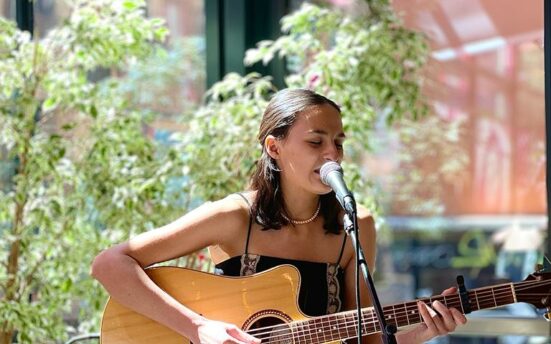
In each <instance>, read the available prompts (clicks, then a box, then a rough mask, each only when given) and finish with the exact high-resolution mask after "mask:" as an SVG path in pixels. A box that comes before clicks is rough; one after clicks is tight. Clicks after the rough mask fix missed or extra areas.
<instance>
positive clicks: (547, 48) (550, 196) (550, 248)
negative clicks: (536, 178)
mask: <svg viewBox="0 0 551 344" xmlns="http://www.w3.org/2000/svg"><path fill="white" fill-rule="evenodd" d="M550 1H551V0H545V1H544V4H543V9H544V10H543V13H544V15H543V18H544V20H543V27H544V32H543V33H544V39H543V42H544V43H543V52H544V59H545V181H546V191H547V241H546V247H545V253H546V254H547V255H549V254H551V229H550V226H549V224H550V223H551V221H550V219H551V174H550V172H549V171H550V169H551V101H550V100H549V99H550V97H551V93H550V92H551V2H550Z"/></svg>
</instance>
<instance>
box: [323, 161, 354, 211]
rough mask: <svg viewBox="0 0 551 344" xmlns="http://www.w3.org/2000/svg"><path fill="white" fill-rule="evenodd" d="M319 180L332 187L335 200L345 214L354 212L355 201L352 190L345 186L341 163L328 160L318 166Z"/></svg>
mask: <svg viewBox="0 0 551 344" xmlns="http://www.w3.org/2000/svg"><path fill="white" fill-rule="evenodd" d="M320 177H321V182H322V183H323V184H325V185H327V186H329V187H331V189H333V191H334V192H335V195H336V196H337V201H339V203H340V204H341V206H342V208H343V209H344V210H345V211H346V213H347V214H349V215H353V214H356V201H355V200H354V196H353V195H352V192H350V190H348V188H347V187H346V183H345V182H344V178H343V171H342V167H341V165H339V164H338V163H336V162H334V161H328V162H326V163H325V164H323V165H322V166H321V168H320Z"/></svg>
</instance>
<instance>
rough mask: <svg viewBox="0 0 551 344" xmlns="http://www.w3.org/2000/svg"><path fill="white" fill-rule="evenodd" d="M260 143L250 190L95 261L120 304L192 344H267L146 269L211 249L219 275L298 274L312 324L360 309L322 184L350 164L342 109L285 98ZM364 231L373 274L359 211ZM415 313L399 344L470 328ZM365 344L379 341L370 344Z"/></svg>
mask: <svg viewBox="0 0 551 344" xmlns="http://www.w3.org/2000/svg"><path fill="white" fill-rule="evenodd" d="M258 138H259V142H260V144H261V146H262V156H261V158H260V161H259V162H258V164H257V168H256V171H255V172H254V174H253V176H252V178H251V183H250V190H249V191H247V192H244V193H240V194H233V195H229V196H228V197H226V198H224V199H222V200H219V201H216V202H213V203H208V204H205V205H203V206H201V207H199V208H198V209H195V210H194V211H192V212H190V213H188V214H187V215H185V216H183V217H181V218H180V219H177V220H176V221H174V222H172V223H170V224H168V225H166V226H163V227H161V228H158V229H156V230H153V231H149V232H146V233H143V234H141V235H139V236H137V237H135V238H133V239H131V240H129V241H128V242H125V243H122V244H119V245H116V246H114V247H112V248H110V249H108V250H106V251H104V252H102V253H101V254H99V255H98V256H97V257H96V259H95V260H94V263H93V267H92V274H93V276H94V277H95V278H96V279H98V280H99V281H100V282H101V283H102V284H103V285H104V287H105V288H106V289H107V291H108V292H109V294H110V295H111V296H112V297H113V298H114V299H116V300H117V301H118V302H120V303H122V304H124V305H126V306H127V307H129V308H132V309H134V310H135V311H137V312H139V313H142V314H144V315H146V316H148V317H149V318H151V319H153V320H155V321H158V322H159V323H162V324H164V325H166V326H167V327H169V328H171V329H172V330H174V331H176V332H178V333H180V334H182V335H184V336H185V337H187V338H189V339H190V340H191V341H192V342H194V343H240V344H241V343H260V341H259V340H258V339H256V338H254V337H252V336H250V335H249V334H247V333H245V332H243V331H241V330H240V329H239V328H238V327H236V326H234V325H231V324H226V323H222V322H218V321H212V320H209V319H206V318H204V317H202V316H201V315H199V314H196V313H194V312H193V311H192V310H190V309H188V308H186V306H185V305H182V304H180V303H178V302H177V301H175V300H174V299H173V298H172V297H171V296H169V295H168V294H166V293H165V292H163V291H162V290H161V289H160V288H158V287H157V286H156V285H155V284H154V283H153V282H152V281H151V280H150V279H149V278H148V276H147V275H146V274H145V272H144V270H143V268H144V267H147V266H150V265H152V264H155V263H158V262H162V261H166V260H170V259H173V258H176V257H181V256H184V255H187V254H189V253H191V252H195V251H197V250H199V249H202V248H205V247H209V248H210V251H211V256H212V259H213V261H214V263H215V264H216V271H217V273H220V274H226V275H248V274H252V273H255V272H260V271H262V270H265V269H268V268H271V267H273V266H276V265H280V264H285V263H289V264H293V265H295V266H296V267H297V268H298V269H299V271H300V273H301V278H302V283H301V289H300V295H299V306H300V308H301V309H302V310H303V312H304V313H306V314H308V315H312V316H313V315H322V314H328V313H334V312H338V311H343V310H351V309H355V289H354V288H355V283H354V277H355V259H354V249H353V246H352V244H351V243H350V240H347V239H346V235H345V233H344V231H342V230H341V229H340V228H341V227H342V224H341V223H342V210H341V208H340V206H339V205H338V203H337V202H336V199H335V195H334V193H333V192H332V191H331V189H330V188H329V187H328V186H326V185H324V184H323V183H322V182H321V180H320V175H319V171H320V167H321V166H322V165H323V164H324V163H325V162H327V161H335V162H338V163H340V162H341V161H342V158H343V149H342V145H343V141H344V140H345V134H344V132H343V126H342V121H341V113H340V109H339V107H338V106H337V105H336V104H335V103H334V102H333V101H331V100H329V99H327V98H325V97H323V96H321V95H318V94H316V93H314V92H312V91H309V90H301V89H287V90H283V91H280V92H278V93H277V94H275V95H274V97H273V98H272V100H271V101H270V103H269V104H268V106H267V108H266V111H265V113H264V116H263V118H262V122H261V124H260V131H259V135H258ZM358 223H359V227H360V230H361V233H362V234H361V235H360V239H361V244H362V247H363V249H364V251H365V254H366V258H367V263H368V265H369V268H370V270H371V271H373V268H374V262H375V249H376V247H375V227H374V221H373V218H372V217H371V216H370V214H369V213H368V212H367V211H366V210H365V209H364V208H362V207H359V210H358ZM121 282H124V283H121ZM362 286H363V284H362ZM453 292H454V291H453V289H449V290H447V291H446V292H445V293H448V294H449V293H453ZM361 300H362V301H363V304H364V305H363V306H364V307H365V306H367V305H369V297H368V293H367V289H366V288H365V286H363V287H362V290H361ZM418 308H419V312H420V314H421V315H422V317H423V320H424V323H423V324H421V325H419V326H417V327H415V328H414V329H412V330H410V331H408V332H398V333H397V335H396V338H397V341H398V343H400V344H406V343H413V344H416V343H422V342H425V341H426V340H429V339H430V338H433V337H435V336H437V335H442V334H446V333H448V332H450V331H453V330H454V329H455V327H456V326H457V324H462V323H465V321H466V319H465V317H464V316H463V315H462V314H461V313H460V312H459V311H457V310H456V309H448V308H446V307H445V306H444V305H443V304H441V303H439V302H435V303H434V304H433V305H432V307H427V306H426V305H425V304H423V303H420V304H419V306H418ZM374 337H375V338H374ZM365 342H366V343H367V342H369V343H371V342H379V339H378V338H377V337H376V336H371V337H370V338H366V339H365Z"/></svg>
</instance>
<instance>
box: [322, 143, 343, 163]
mask: <svg viewBox="0 0 551 344" xmlns="http://www.w3.org/2000/svg"><path fill="white" fill-rule="evenodd" d="M324 158H325V160H326V161H336V162H339V161H340V159H341V152H340V151H339V149H338V148H337V147H335V146H334V145H328V148H327V149H326V150H325V152H324Z"/></svg>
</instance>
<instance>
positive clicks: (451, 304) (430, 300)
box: [251, 286, 511, 333]
mask: <svg viewBox="0 0 551 344" xmlns="http://www.w3.org/2000/svg"><path fill="white" fill-rule="evenodd" d="M510 293H511V292H510V289H509V286H507V291H506V292H505V294H506V295H508V294H510ZM479 294H480V293H479ZM495 295H496V296H498V297H499V296H500V294H495ZM446 297H447V298H448V299H451V298H454V297H455V298H457V300H449V301H446V304H447V305H448V306H449V307H452V306H455V304H454V302H455V301H457V305H460V302H459V297H458V296H457V295H456V294H454V295H447V296H446ZM446 297H444V296H443V295H435V296H433V297H431V298H426V299H421V301H425V302H426V301H428V302H429V303H430V302H432V301H436V299H445V298H446ZM488 297H490V295H488ZM478 298H479V299H480V298H481V296H479V297H478ZM479 301H480V300H479ZM404 305H407V306H408V307H407V310H408V311H409V310H410V309H412V308H414V309H416V308H417V306H416V302H409V303H407V304H400V303H398V304H395V305H389V306H385V308H389V309H390V308H391V307H393V308H394V310H396V308H397V307H396V306H398V308H404V310H405V308H406V307H405V306H404ZM365 312H370V313H372V311H371V309H369V310H368V309H367V308H366V309H365V310H364V313H365ZM346 313H351V311H348V312H342V313H339V314H343V315H344V314H346ZM333 317H335V314H328V315H324V316H320V317H316V318H315V319H316V320H322V319H323V318H333ZM311 320H312V319H307V320H304V321H297V322H294V323H295V324H297V325H298V324H300V323H302V322H304V323H306V322H308V321H311ZM277 326H280V325H273V326H271V327H263V328H262V329H266V328H274V327H277ZM262 329H256V330H257V331H260V330H262ZM251 333H254V330H253V331H251Z"/></svg>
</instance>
